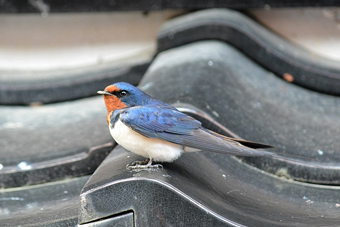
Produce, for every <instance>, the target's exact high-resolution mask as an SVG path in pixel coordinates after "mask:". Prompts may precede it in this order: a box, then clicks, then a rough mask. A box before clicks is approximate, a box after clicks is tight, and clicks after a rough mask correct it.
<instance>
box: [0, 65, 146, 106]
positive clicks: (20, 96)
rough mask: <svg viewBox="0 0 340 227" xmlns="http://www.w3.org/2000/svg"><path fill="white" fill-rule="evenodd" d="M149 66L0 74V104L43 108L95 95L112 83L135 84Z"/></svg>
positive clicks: (94, 67)
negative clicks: (33, 105)
mask: <svg viewBox="0 0 340 227" xmlns="http://www.w3.org/2000/svg"><path fill="white" fill-rule="evenodd" d="M148 66H149V62H143V63H138V64H137V63H134V64H132V65H125V66H105V65H99V66H92V67H83V68H79V69H72V70H53V71H41V72H16V71H2V72H0V77H1V84H0V104H2V105H29V104H32V103H33V104H35V105H37V104H46V103H55V102H62V101H70V100H74V99H80V98H86V97H90V96H94V95H96V91H97V90H100V89H102V88H103V87H105V86H107V85H108V84H112V83H113V82H119V81H125V82H129V83H131V84H134V85H136V84H138V82H139V81H140V80H141V78H142V75H143V74H144V73H145V71H146V69H147V68H148Z"/></svg>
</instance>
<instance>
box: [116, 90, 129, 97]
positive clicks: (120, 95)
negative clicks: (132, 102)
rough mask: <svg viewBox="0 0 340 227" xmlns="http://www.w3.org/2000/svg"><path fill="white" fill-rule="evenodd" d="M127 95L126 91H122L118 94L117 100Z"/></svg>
mask: <svg viewBox="0 0 340 227" xmlns="http://www.w3.org/2000/svg"><path fill="white" fill-rule="evenodd" d="M127 94H128V93H127V91H124V90H122V91H120V92H119V93H118V98H120V97H125V96H127Z"/></svg>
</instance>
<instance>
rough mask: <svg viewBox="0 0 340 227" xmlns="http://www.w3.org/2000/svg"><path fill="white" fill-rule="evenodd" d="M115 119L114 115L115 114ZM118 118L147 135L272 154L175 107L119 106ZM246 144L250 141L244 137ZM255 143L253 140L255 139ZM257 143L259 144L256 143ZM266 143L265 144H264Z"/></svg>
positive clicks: (237, 152)
mask: <svg viewBox="0 0 340 227" xmlns="http://www.w3.org/2000/svg"><path fill="white" fill-rule="evenodd" d="M116 119H117V118H116ZM119 119H120V120H121V121H122V122H123V123H124V124H125V125H127V126H128V127H130V128H131V129H132V130H134V131H136V132H138V133H140V134H142V135H144V136H146V137H149V138H158V139H161V140H165V141H168V142H172V143H176V144H179V145H183V146H187V147H192V148H196V149H200V150H204V151H212V152H219V153H227V154H232V155H238V156H263V155H272V154H273V153H271V152H265V151H261V150H255V149H253V148H250V147H247V146H244V145H242V144H241V143H242V140H237V141H236V140H234V139H232V138H229V137H226V136H222V135H220V134H217V133H214V132H211V131H209V130H207V129H205V128H203V127H202V124H201V122H199V121H198V120H196V119H194V118H192V117H190V116H188V115H186V114H184V113H181V112H179V111H177V110H176V109H174V108H164V107H162V108H161V107H154V106H150V107H147V106H143V107H133V108H129V109H125V110H122V111H121V112H120V116H119ZM243 142H245V144H252V142H248V141H243ZM254 144H256V143H254ZM256 145H258V147H261V146H259V145H261V144H256ZM263 147H265V146H263Z"/></svg>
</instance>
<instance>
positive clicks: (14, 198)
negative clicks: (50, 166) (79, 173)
mask: <svg viewBox="0 0 340 227" xmlns="http://www.w3.org/2000/svg"><path fill="white" fill-rule="evenodd" d="M88 179H89V177H88V176H85V177H78V178H74V179H66V180H63V181H58V182H53V183H48V184H40V185H34V186H26V187H21V188H16V189H1V190H0V204H1V205H0V226H2V227H7V226H8V227H13V226H53V227H54V226H55V227H61V226H76V225H77V223H78V207H79V193H80V191H81V188H82V187H83V186H84V184H85V183H86V181H87V180H88Z"/></svg>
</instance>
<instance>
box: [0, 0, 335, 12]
mask: <svg viewBox="0 0 340 227" xmlns="http://www.w3.org/2000/svg"><path fill="white" fill-rule="evenodd" d="M339 5H340V3H339V2H338V1H335V0H323V1H317V0H309V1H306V0H296V1H292V0H290V1H285V0H266V1H263V0H261V1H250V0H233V1H231V0H229V1H220V0H210V1H202V0H200V1H194V0H191V1H190V0H185V1H183V0H174V1H169V0H168V1H167V0H163V1H161V0H146V1H145V0H144V1H136V0H134V1H131V0H130V1H123V0H115V1H105V0H97V1H90V0H73V1H67V0H62V1H60V0H44V1H34V0H29V1H21V0H3V1H2V2H1V8H0V13H32V12H34V13H37V12H41V11H43V10H45V11H46V12H51V13H55V12H100V11H102V12H106V11H128V10H130V11H131V10H140V11H153V10H164V9H188V10H192V9H204V8H235V9H249V8H263V7H267V8H268V7H303V6H305V7H307V6H308V7H318V6H339Z"/></svg>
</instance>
